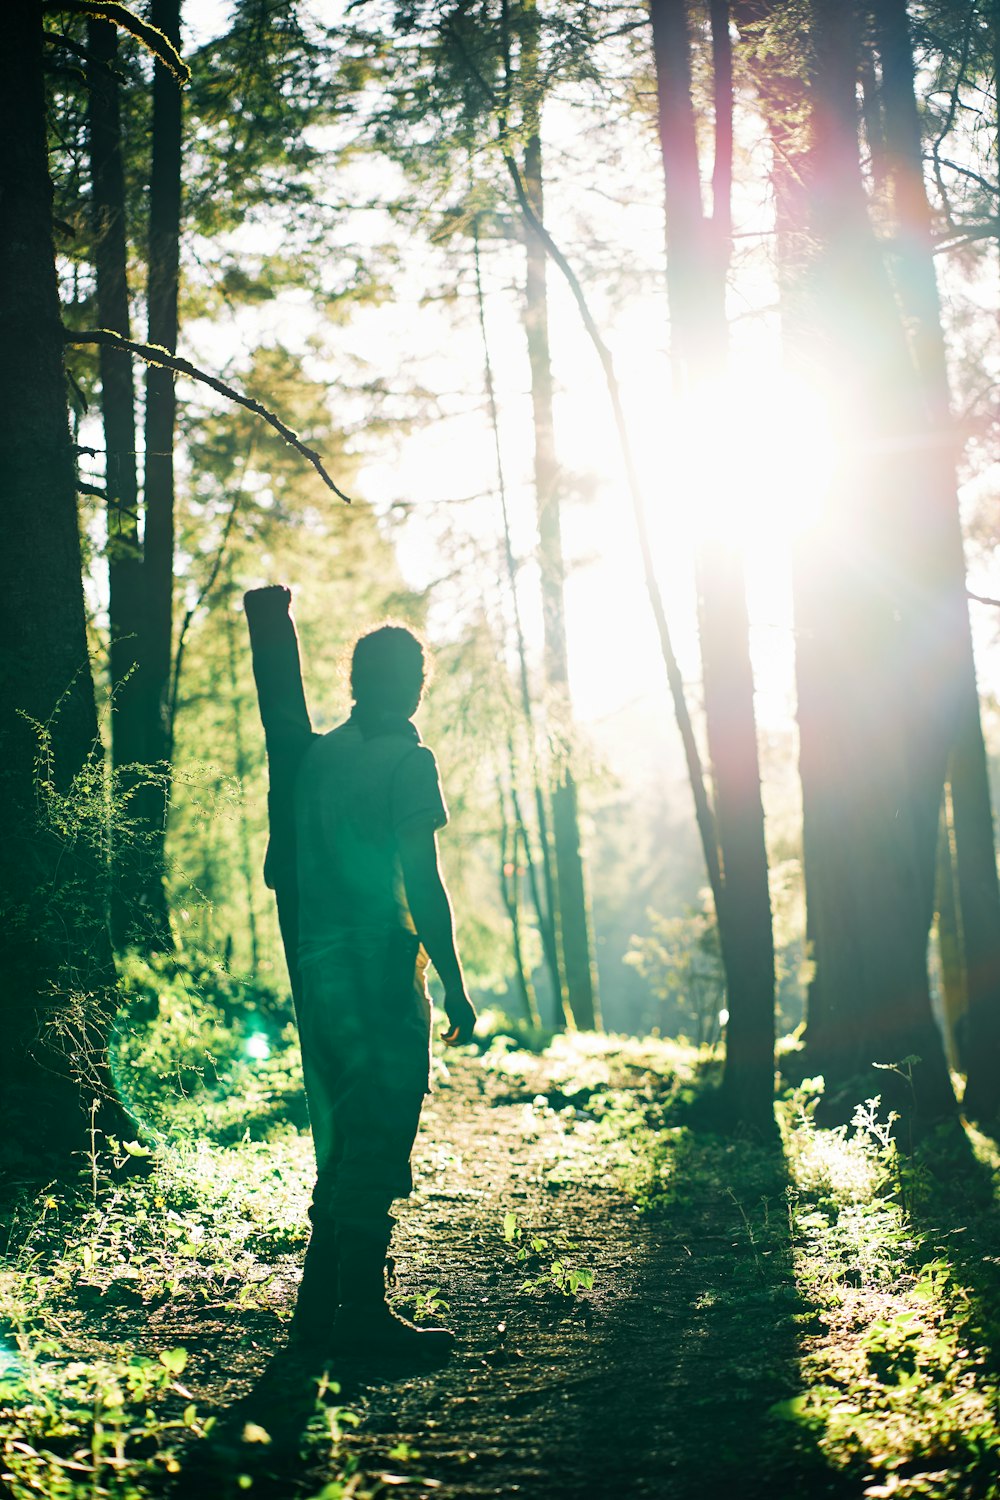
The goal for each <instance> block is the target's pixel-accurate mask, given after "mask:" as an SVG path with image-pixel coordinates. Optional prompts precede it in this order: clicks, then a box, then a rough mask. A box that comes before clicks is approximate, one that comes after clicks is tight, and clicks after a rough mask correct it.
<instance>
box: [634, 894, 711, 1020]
mask: <svg viewBox="0 0 1000 1500" xmlns="http://www.w3.org/2000/svg"><path fill="white" fill-rule="evenodd" d="M648 917H649V923H650V927H651V929H652V930H651V932H650V933H649V935H648V936H646V937H636V936H633V938H632V941H631V944H630V946H629V949H628V951H627V953H626V954H625V962H626V963H627V964H631V965H632V967H633V968H634V969H635V970H636V972H637V973H638V974H640V975H641V976H642V978H643V979H644V980H645V981H646V983H647V984H648V985H649V988H650V990H651V991H652V993H653V995H654V996H655V998H656V999H657V1000H659V1001H660V1002H668V1003H669V1005H670V1010H673V1011H678V1012H680V1016H681V1024H682V1025H683V1024H684V1022H685V1021H686V1020H687V1019H688V1018H690V1020H691V1022H692V1023H693V1033H694V1034H693V1037H692V1040H693V1041H694V1043H695V1045H696V1046H698V1047H701V1046H704V1045H705V1044H706V1043H708V1044H713V1043H715V1042H717V1041H718V1039H719V1029H720V1012H721V1011H722V1009H723V1006H724V1004H725V997H726V985H725V974H724V971H723V967H722V954H721V952H720V949H719V929H718V924H717V923H716V920H715V916H714V914H713V913H711V912H710V911H708V910H707V909H706V908H705V907H704V906H703V907H702V908H701V910H698V909H697V908H695V907H693V906H688V907H686V908H685V910H684V913H683V915H681V916H678V917H665V916H661V915H660V913H659V912H655V911H650V912H649V913H648ZM668 1014H669V1011H668Z"/></svg>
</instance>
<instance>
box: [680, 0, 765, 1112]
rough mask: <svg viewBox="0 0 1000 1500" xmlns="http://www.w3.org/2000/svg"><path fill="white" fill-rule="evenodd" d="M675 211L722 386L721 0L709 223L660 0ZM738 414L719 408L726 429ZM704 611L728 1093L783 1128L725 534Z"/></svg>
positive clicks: (684, 358) (747, 720)
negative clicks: (778, 1118) (776, 1113)
mask: <svg viewBox="0 0 1000 1500" xmlns="http://www.w3.org/2000/svg"><path fill="white" fill-rule="evenodd" d="M650 19H651V21H652V31H653V50H654V61H655V64H656V76H657V95H658V101H659V131H660V145H661V149H662V155H663V178H664V196H665V205H666V239H667V294H668V300H669V306H670V325H671V348H672V353H673V363H674V371H675V384H676V386H677V388H678V390H681V391H684V390H686V391H689V392H696V391H698V390H699V388H701V389H702V390H705V389H706V388H707V389H709V390H711V389H712V388H713V385H715V386H720V387H721V377H722V376H723V374H724V372H725V366H726V347H727V324H726V311H725V288H726V269H727V263H728V240H729V186H730V166H729V156H730V152H731V131H730V120H731V110H732V93H731V78H730V70H729V49H728V35H729V15H728V6H726V5H724V4H720V3H718V0H716V3H715V4H714V5H713V11H712V21H713V32H714V41H715V45H714V49H713V50H714V57H715V66H716V70H717V76H716V90H715V97H716V135H717V151H716V171H715V174H714V179H713V181H714V199H715V201H714V203H713V218H712V219H711V220H709V219H706V217H705V214H704V211H703V207H702V199H701V172H700V167H699V160H698V148H697V139H696V134H695V117H694V105H693V101H692V96H691V73H690V56H689V49H690V40H689V35H688V24H687V6H686V0H652V3H651V5H650ZM726 415H727V414H726V412H725V411H723V410H720V411H719V413H718V419H719V425H720V430H721V429H723V428H724V426H725V422H726ZM698 616H699V632H700V638H701V657H702V674H703V682H704V692H705V720H706V732H707V738H708V749H709V758H710V761H711V768H712V782H713V790H714V801H715V821H716V829H717V833H718V841H719V856H720V860H719V862H720V866H721V871H722V881H721V891H720V897H721V899H720V902H719V909H718V911H717V912H716V916H717V919H718V924H719V939H720V946H721V950H722V958H723V965H724V968H725V974H726V992H727V999H728V1007H729V1027H728V1032H727V1041H726V1066H725V1075H724V1093H725V1095H726V1098H727V1103H728V1105H729V1107H730V1109H731V1112H732V1114H733V1117H734V1118H735V1119H736V1120H739V1121H742V1122H744V1123H747V1124H753V1125H755V1126H756V1127H758V1128H763V1129H766V1130H770V1129H773V1095H774V944H773V937H772V930H771V903H770V894H769V890H768V872H767V850H766V846H765V841H764V810H763V805H762V802H761V792H760V769H759V760H758V753H757V729H756V721H755V717H754V702H753V672H752V668H751V664H750V641H749V622H748V618H747V608H746V589H745V583H744V577H743V564H742V559H741V558H740V555H739V551H738V549H737V548H736V547H734V546H732V545H730V544H728V543H727V542H726V541H725V540H724V539H718V540H713V541H710V542H708V543H705V544H703V545H702V547H701V549H700V555H699V559H698Z"/></svg>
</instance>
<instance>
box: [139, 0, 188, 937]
mask: <svg viewBox="0 0 1000 1500" xmlns="http://www.w3.org/2000/svg"><path fill="white" fill-rule="evenodd" d="M150 21H151V22H152V24H153V25H154V26H156V27H158V28H159V30H160V31H162V32H163V34H164V35H165V36H166V37H167V39H168V40H169V41H171V42H172V43H173V44H174V46H175V47H177V48H178V49H179V48H180V0H152V8H151V11H150ZM152 136H153V153H152V167H151V172H150V181H149V252H148V257H149V273H148V274H149V280H148V287H147V319H148V335H147V336H148V340H149V343H151V344H158V345H160V347H161V348H164V349H167V350H168V351H169V352H170V353H171V354H174V353H176V351H177V294H178V282H179V266H180V224H181V91H180V87H179V85H178V83H177V80H176V78H174V77H173V75H172V74H171V73H170V72H169V71H168V70H167V69H166V68H165V67H164V66H163V64H162V63H160V62H155V63H154V65H153V132H152ZM175 404H176V403H175V397H174V376H173V372H172V371H170V370H163V369H160V368H159V367H158V366H156V365H147V366H146V418H145V443H146V459H145V474H144V484H143V500H144V504H145V531H144V535H143V587H144V589H145V598H146V620H145V626H146V633H145V636H144V640H143V662H142V679H143V681H142V687H143V712H144V718H145V728H146V734H147V748H148V754H149V759H150V761H151V762H154V763H155V764H156V766H157V769H158V772H159V776H158V779H157V780H156V781H155V782H154V783H152V784H151V785H150V787H149V789H148V793H147V795H146V797H145V799H144V803H143V808H142V812H143V822H144V832H145V835H146V839H147V844H148V848H149V860H148V872H147V889H146V897H147V903H148V907H149V913H150V920H151V923H152V925H153V926H154V928H155V931H156V937H157V939H158V940H159V941H161V942H169V941H170V916H169V911H168V907H167V897H166V888H165V860H164V843H165V839H166V827H167V813H168V808H169V805H170V771H171V759H172V752H173V725H172V723H171V716H170V684H171V661H172V651H173V588H174V419H175Z"/></svg>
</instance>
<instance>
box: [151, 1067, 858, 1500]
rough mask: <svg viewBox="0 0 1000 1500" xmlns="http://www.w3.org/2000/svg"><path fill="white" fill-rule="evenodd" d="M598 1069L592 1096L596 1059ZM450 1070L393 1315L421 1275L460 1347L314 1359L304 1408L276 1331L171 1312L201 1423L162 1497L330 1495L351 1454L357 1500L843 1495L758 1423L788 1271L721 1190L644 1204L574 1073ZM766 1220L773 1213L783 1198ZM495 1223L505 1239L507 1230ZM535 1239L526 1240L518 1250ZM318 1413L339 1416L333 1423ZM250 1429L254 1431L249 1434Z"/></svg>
mask: <svg viewBox="0 0 1000 1500" xmlns="http://www.w3.org/2000/svg"><path fill="white" fill-rule="evenodd" d="M519 1057H520V1058H521V1059H524V1054H519ZM596 1066H597V1074H596V1075H595V1077H597V1078H598V1082H597V1086H596V1089H595V1090H594V1092H596V1093H600V1092H601V1091H602V1089H603V1088H604V1087H606V1086H607V1083H608V1081H609V1079H608V1076H607V1075H608V1068H607V1065H606V1064H605V1063H603V1062H600V1063H598V1064H597V1065H596ZM614 1072H615V1074H616V1076H615V1077H614V1079H613V1082H614V1085H615V1086H617V1087H624V1088H625V1089H626V1093H627V1094H628V1093H631V1094H633V1095H634V1094H636V1093H638V1094H640V1095H642V1096H644V1097H647V1098H648V1097H649V1092H650V1088H651V1087H652V1088H655V1087H656V1085H657V1083H658V1082H659V1080H656V1079H654V1078H653V1077H652V1075H650V1074H648V1073H646V1074H643V1071H642V1068H641V1066H637V1065H636V1064H635V1063H634V1062H633V1063H627V1062H624V1061H622V1060H621V1059H619V1060H618V1064H617V1067H616V1068H614ZM449 1075H450V1076H449V1077H448V1078H447V1080H445V1081H443V1082H441V1083H439V1084H438V1085H437V1087H436V1091H435V1093H434V1095H433V1096H432V1097H431V1099H430V1100H429V1101H428V1104H427V1108H426V1110H425V1116H424V1120H423V1123H422V1126H421V1132H420V1137H419V1139H418V1143H417V1149H416V1155H415V1163H414V1165H415V1178H416V1192H415V1195H414V1198H413V1199H412V1200H411V1202H409V1203H408V1204H407V1205H405V1207H403V1208H402V1211H401V1213H400V1225H399V1229H398V1231H397V1235H396V1246H395V1249H396V1257H397V1287H398V1290H399V1292H400V1294H401V1297H402V1301H401V1307H402V1310H404V1311H410V1312H412V1308H413V1299H414V1298H415V1297H416V1296H417V1294H423V1295H425V1296H426V1294H428V1293H429V1292H431V1291H432V1290H433V1289H434V1288H440V1289H441V1292H440V1295H441V1297H443V1298H444V1299H446V1301H447V1302H448V1304H449V1311H448V1313H447V1314H446V1315H445V1316H446V1317H447V1321H448V1322H449V1323H450V1324H451V1325H452V1326H453V1327H454V1328H455V1329H456V1332H457V1333H458V1335H459V1341H460V1342H459V1347H458V1349H457V1350H456V1352H455V1353H454V1354H453V1355H452V1357H451V1358H450V1359H449V1360H448V1361H447V1363H445V1364H443V1365H442V1366H440V1367H439V1368H436V1369H432V1370H424V1371H420V1372H413V1371H410V1372H399V1371H397V1372H393V1371H387V1370H385V1369H384V1368H375V1367H370V1368H369V1367H365V1366H362V1365H361V1364H360V1363H358V1362H354V1363H352V1364H350V1365H348V1364H347V1363H344V1365H343V1366H342V1367H338V1368H330V1369H329V1370H328V1372H327V1376H328V1378H329V1380H332V1381H335V1382H336V1383H337V1385H339V1387H340V1393H339V1394H338V1395H334V1394H333V1393H332V1392H330V1391H328V1392H327V1394H326V1396H325V1411H326V1415H325V1418H324V1416H323V1408H319V1411H320V1415H319V1418H317V1410H318V1408H317V1402H316V1390H317V1385H316V1380H317V1376H321V1372H320V1371H317V1370H306V1369H303V1367H302V1366H301V1365H300V1364H297V1363H296V1362H295V1361H293V1360H292V1359H290V1357H289V1356H288V1355H285V1354H282V1353H279V1354H277V1355H272V1357H271V1358H270V1359H268V1354H269V1352H270V1350H273V1348H274V1346H275V1342H276V1339H278V1338H280V1337H281V1335H280V1334H277V1333H276V1331H275V1327H274V1322H275V1321H276V1320H267V1321H268V1323H269V1326H267V1327H265V1326H264V1322H262V1321H258V1320H261V1318H262V1315H261V1314H260V1313H259V1312H258V1313H257V1314H256V1319H253V1320H249V1321H248V1319H247V1318H244V1317H241V1318H239V1320H238V1326H239V1331H240V1335H241V1336H240V1339H239V1347H238V1348H237V1347H235V1346H234V1345H230V1346H229V1347H226V1344H227V1342H228V1341H226V1340H224V1341H223V1346H222V1347H220V1346H219V1344H218V1341H217V1340H216V1341H215V1347H214V1349H213V1348H212V1346H211V1343H208V1344H206V1343H202V1341H201V1340H200V1339H199V1337H198V1330H197V1329H196V1328H193V1327H191V1326H187V1327H185V1323H184V1315H183V1308H182V1307H180V1306H177V1305H176V1304H175V1306H174V1308H173V1309H172V1315H171V1319H170V1322H171V1325H172V1326H171V1329H170V1335H171V1337H172V1338H174V1339H175V1340H176V1341H177V1342H178V1343H185V1344H187V1346H188V1347H189V1349H190V1350H191V1353H192V1360H191V1364H190V1365H189V1369H188V1371H187V1372H186V1374H185V1379H186V1380H187V1381H188V1383H189V1384H190V1386H191V1387H192V1391H193V1394H194V1395H195V1396H196V1398H197V1401H198V1407H199V1413H201V1414H206V1413H207V1412H208V1411H213V1410H214V1411H215V1412H216V1413H217V1415H218V1425H217V1427H216V1430H215V1432H214V1433H213V1435H212V1436H211V1438H210V1439H209V1440H208V1441H207V1442H206V1443H203V1444H199V1445H196V1448H195V1450H194V1451H190V1452H189V1454H188V1455H186V1461H185V1462H184V1465H183V1471H182V1474H181V1475H180V1476H179V1479H178V1493H180V1494H183V1495H185V1496H191V1495H195V1494H198V1495H201V1494H205V1495H219V1496H222V1495H227V1494H233V1495H235V1494H240V1493H250V1494H251V1495H268V1496H274V1497H277V1496H289V1497H290V1496H303V1497H306V1496H308V1497H312V1496H316V1495H319V1494H321V1493H323V1492H324V1485H326V1484H328V1483H329V1484H330V1485H331V1487H330V1488H329V1489H327V1490H326V1491H325V1495H324V1500H327V1497H329V1500H334V1497H336V1496H337V1495H339V1494H340V1493H342V1492H341V1491H340V1490H338V1489H337V1488H336V1485H335V1483H334V1481H336V1480H337V1478H338V1477H339V1476H343V1474H344V1470H345V1460H347V1459H348V1458H353V1459H354V1460H355V1461H356V1463H357V1466H358V1471H359V1476H362V1475H363V1476H364V1477H363V1479H362V1478H361V1477H358V1478H357V1479H356V1481H355V1482H356V1483H357V1484H358V1487H359V1489H360V1491H361V1492H366V1491H370V1490H371V1489H373V1488H376V1487H381V1486H384V1487H385V1488H382V1489H381V1493H388V1491H389V1490H390V1489H398V1490H399V1492H400V1493H401V1494H403V1495H405V1496H425V1495H426V1496H432V1495H433V1496H438V1497H440V1500H464V1497H470V1500H471V1497H476V1496H486V1495H491V1496H495V1495H508V1494H511V1495H517V1496H520V1497H536V1496H537V1497H539V1500H540V1497H542V1496H545V1497H555V1500H577V1497H580V1500H582V1497H584V1496H587V1497H592V1496H593V1495H594V1494H595V1493H596V1494H601V1493H604V1492H608V1491H610V1492H612V1493H614V1494H615V1495H617V1496H623V1497H630V1496H636V1497H640V1496H657V1497H678V1500H682V1497H688V1496H691V1497H693V1496H696V1495H697V1496H705V1495H715V1494H720V1495H721V1494H726V1493H731V1494H734V1495H739V1496H741V1497H748V1500H749V1497H754V1496H758V1495H759V1496H764V1495H768V1496H783V1495H797V1494H809V1495H810V1496H812V1495H824V1494H831V1495H832V1494H843V1493H845V1491H844V1487H843V1481H842V1480H839V1479H837V1478H836V1477H835V1476H834V1475H833V1474H832V1473H830V1472H829V1471H828V1470H827V1469H826V1467H825V1465H824V1464H823V1463H822V1461H821V1459H820V1458H819V1455H818V1454H817V1453H815V1452H813V1451H811V1450H809V1445H808V1440H804V1441H805V1446H803V1444H802V1443H800V1445H799V1447H798V1448H797V1449H795V1450H790V1449H789V1447H788V1445H787V1443H783V1444H775V1443H774V1442H772V1439H771V1437H770V1436H769V1434H770V1433H772V1432H773V1429H774V1427H775V1423H774V1421H773V1419H769V1418H768V1413H769V1411H770V1409H771V1407H772V1406H773V1405H774V1403H776V1402H779V1401H782V1400H785V1399H787V1398H789V1397H791V1396H793V1395H794V1394H795V1392H796V1391H797V1389H799V1384H798V1382H797V1352H796V1351H797V1332H798V1330H797V1327H796V1313H797V1312H799V1313H801V1304H800V1302H799V1300H798V1298H797V1295H796V1292H795V1289H794V1282H793V1278H792V1275H791V1269H790V1262H788V1261H786V1262H785V1263H783V1264H772V1263H771V1262H770V1261H769V1260H768V1259H766V1258H765V1256H763V1255H762V1254H759V1253H758V1250H757V1247H756V1246H755V1243H754V1235H753V1229H752V1215H751V1216H750V1217H748V1216H747V1206H746V1204H745V1203H744V1202H743V1201H742V1200H741V1198H740V1196H739V1192H738V1191H737V1190H736V1189H737V1187H738V1184H733V1186H732V1188H730V1187H729V1186H728V1185H723V1184H720V1183H719V1182H718V1181H716V1182H714V1183H708V1184H706V1183H705V1182H704V1181H703V1180H701V1179H700V1178H697V1177H696V1176H695V1174H694V1172H693V1171H692V1178H691V1180H690V1181H689V1182H685V1181H683V1180H678V1181H677V1183H676V1190H675V1192H674V1194H673V1201H672V1203H671V1206H670V1208H669V1210H668V1211H666V1212H661V1213H658V1214H655V1215H640V1214H639V1213H638V1212H637V1210H636V1208H635V1206H634V1203H633V1202H632V1201H631V1200H630V1199H629V1197H628V1196H627V1194H626V1192H625V1191H624V1188H623V1179H622V1173H621V1171H620V1170H618V1169H617V1167H616V1159H617V1162H618V1166H620V1163H621V1157H622V1145H621V1141H620V1139H619V1140H618V1141H617V1142H616V1140H615V1135H614V1132H613V1131H609V1130H608V1129H607V1128H606V1127H604V1126H602V1124H601V1122H600V1120H599V1119H596V1118H595V1117H594V1114H593V1113H592V1112H591V1111H590V1110H589V1109H588V1107H587V1106H588V1099H589V1100H591V1101H592V1099H593V1094H592V1093H590V1094H589V1093H588V1088H587V1087H586V1086H585V1087H583V1088H580V1079H579V1078H577V1079H576V1080H574V1083H573V1085H572V1086H570V1085H568V1084H567V1083H566V1081H565V1079H562V1080H560V1078H559V1075H558V1070H556V1073H555V1074H554V1073H553V1069H552V1067H551V1064H550V1063H547V1062H546V1060H545V1059H532V1060H531V1061H530V1063H529V1064H528V1065H527V1066H525V1064H524V1063H523V1062H522V1063H521V1066H520V1071H515V1072H513V1073H512V1072H510V1071H503V1070H502V1069H501V1070H500V1071H490V1070H489V1066H488V1060H487V1066H485V1067H484V1062H483V1060H482V1059H480V1058H478V1057H474V1056H460V1057H458V1058H456V1059H454V1061H452V1059H451V1058H449ZM601 1076H603V1081H601ZM592 1083H593V1080H592ZM567 1090H570V1092H569V1097H568V1098H567V1092H566V1091H567ZM578 1106H580V1107H578ZM680 1176H681V1179H682V1178H683V1173H682V1172H681V1173H680ZM779 1191H780V1189H779ZM755 1207H757V1208H758V1211H759V1205H755ZM763 1210H764V1212H765V1213H767V1212H768V1211H771V1212H774V1213H778V1214H782V1213H784V1212H785V1208H784V1204H783V1203H782V1202H780V1201H778V1202H776V1203H772V1204H771V1205H770V1209H769V1205H768V1204H766V1203H764V1204H763ZM509 1214H514V1215H516V1218H517V1225H518V1228H520V1229H521V1231H522V1234H521V1238H520V1239H519V1240H515V1241H513V1242H509V1241H507V1240H505V1237H504V1220H505V1216H506V1215H509ZM532 1235H533V1236H540V1237H542V1238H544V1239H545V1240H546V1241H547V1242H548V1243H547V1246H546V1249H545V1251H544V1252H543V1253H542V1254H541V1255H539V1256H534V1255H531V1254H529V1257H528V1258H527V1259H526V1260H523V1261H519V1260H518V1259H517V1252H518V1250H519V1249H520V1248H521V1247H522V1246H524V1245H525V1244H526V1242H527V1240H528V1239H529V1237H530V1236H532ZM570 1245H571V1246H572V1247H573V1248H572V1249H570V1248H564V1247H568V1246H570ZM563 1251H564V1256H565V1264H566V1265H567V1266H569V1267H573V1268H579V1269H584V1270H588V1271H591V1272H592V1273H593V1287H592V1289H591V1290H578V1291H577V1292H576V1294H575V1295H573V1296H565V1295H563V1294H561V1293H560V1292H559V1291H558V1290H557V1289H556V1287H555V1286H554V1285H553V1284H552V1283H551V1281H549V1282H548V1289H547V1290H546V1289H545V1288H544V1287H536V1288H533V1289H525V1287H524V1282H525V1280H526V1277H528V1276H531V1277H535V1278H537V1277H538V1276H539V1275H542V1274H543V1273H544V1272H545V1271H547V1269H548V1267H549V1266H550V1265H551V1260H552V1258H553V1256H554V1254H558V1253H560V1252H563ZM280 1270H281V1274H280V1275H279V1277H277V1278H276V1296H279V1297H281V1298H282V1299H283V1300H284V1301H286V1302H290V1301H291V1299H292V1298H293V1296H294V1279H295V1278H294V1271H293V1270H292V1268H290V1267H287V1266H286V1267H283V1268H280ZM801 1321H802V1319H801V1317H800V1318H799V1322H801ZM255 1324H256V1326H255ZM206 1331H207V1330H206ZM236 1331H237V1330H236V1328H234V1329H233V1331H232V1332H233V1334H235V1332H236ZM199 1343H202V1354H201V1355H199V1351H198V1345H199ZM269 1346H270V1349H269ZM249 1382H252V1383H249ZM248 1383H249V1388H248ZM338 1404H339V1405H342V1406H343V1407H344V1408H346V1409H347V1410H348V1411H350V1412H351V1413H353V1414H356V1416H357V1417H358V1418H359V1419H360V1420H359V1425H357V1426H356V1427H355V1426H351V1425H347V1423H345V1422H344V1421H343V1420H342V1419H340V1420H339V1419H338V1413H337V1405H338ZM349 1420H350V1419H348V1421H349ZM248 1423H249V1424H254V1426H256V1427H257V1428H263V1429H265V1431H266V1434H267V1438H268V1440H267V1441H258V1442H252V1441H251V1442H248V1441H246V1437H247V1435H248V1434H250V1435H252V1434H253V1433H254V1426H250V1427H248V1426H247V1424H248ZM331 1429H332V1435H331ZM240 1475H243V1476H245V1477H244V1478H243V1479H242V1480H241V1479H240V1477H239V1476H240ZM347 1493H352V1491H351V1489H350V1487H349V1488H348V1491H347Z"/></svg>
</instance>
